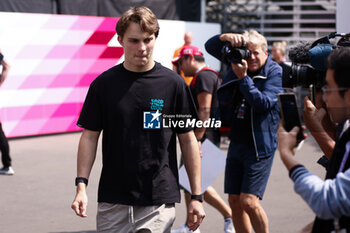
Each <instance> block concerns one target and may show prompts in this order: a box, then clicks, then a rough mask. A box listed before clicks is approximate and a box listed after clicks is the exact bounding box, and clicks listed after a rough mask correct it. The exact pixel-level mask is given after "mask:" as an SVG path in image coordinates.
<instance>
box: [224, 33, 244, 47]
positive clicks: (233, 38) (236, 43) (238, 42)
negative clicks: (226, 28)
mask: <svg viewBox="0 0 350 233" xmlns="http://www.w3.org/2000/svg"><path fill="white" fill-rule="evenodd" d="M220 40H221V41H223V42H225V41H227V42H230V43H231V45H232V47H241V46H243V45H244V44H245V43H246V41H245V40H244V37H243V35H241V34H235V33H225V34H222V35H220Z"/></svg>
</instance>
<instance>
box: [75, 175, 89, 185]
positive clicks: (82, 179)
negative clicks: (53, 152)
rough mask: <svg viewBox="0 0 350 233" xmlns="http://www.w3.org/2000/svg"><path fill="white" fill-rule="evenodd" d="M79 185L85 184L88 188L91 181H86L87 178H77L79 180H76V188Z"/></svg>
mask: <svg viewBox="0 0 350 233" xmlns="http://www.w3.org/2000/svg"><path fill="white" fill-rule="evenodd" d="M79 183H84V184H86V186H87V185H88V183H89V180H88V179H86V178H85V177H77V178H75V186H77V185H78V184H79Z"/></svg>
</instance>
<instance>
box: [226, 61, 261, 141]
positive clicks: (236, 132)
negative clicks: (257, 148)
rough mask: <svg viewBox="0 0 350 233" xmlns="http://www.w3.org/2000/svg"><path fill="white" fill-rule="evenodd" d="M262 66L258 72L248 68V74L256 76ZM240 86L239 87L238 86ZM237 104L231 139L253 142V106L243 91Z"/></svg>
mask: <svg viewBox="0 0 350 233" xmlns="http://www.w3.org/2000/svg"><path fill="white" fill-rule="evenodd" d="M261 69H262V68H260V69H259V70H258V71H256V72H254V73H253V72H250V71H249V70H248V76H249V77H254V76H256V75H258V74H259V73H260V71H261ZM237 88H239V87H237ZM237 95H238V97H237V100H238V102H237V104H236V108H235V109H234V112H233V120H232V125H231V131H230V139H231V140H234V141H236V142H240V143H249V144H253V142H254V139H253V134H252V122H251V118H252V116H251V106H250V104H249V103H248V102H247V101H246V100H245V99H244V96H243V94H242V93H241V91H239V92H237Z"/></svg>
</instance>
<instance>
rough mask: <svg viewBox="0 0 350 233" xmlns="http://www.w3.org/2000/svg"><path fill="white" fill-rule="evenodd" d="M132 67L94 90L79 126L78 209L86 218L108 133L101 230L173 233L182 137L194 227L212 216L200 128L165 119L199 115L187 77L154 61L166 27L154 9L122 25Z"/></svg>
mask: <svg viewBox="0 0 350 233" xmlns="http://www.w3.org/2000/svg"><path fill="white" fill-rule="evenodd" d="M116 29H117V33H118V41H119V43H120V44H121V45H122V46H123V48H124V53H125V61H124V62H123V63H122V64H120V65H117V66H115V67H112V68H111V69H109V70H107V71H105V72H104V73H102V74H101V75H100V76H99V77H97V78H96V79H95V80H94V81H93V82H92V84H91V86H90V88H89V91H88V94H87V97H86V100H85V103H84V106H83V109H82V112H81V115H80V118H79V120H78V125H79V126H81V127H83V128H84V131H83V134H82V136H81V139H80V143H79V150H78V177H77V178H76V184H77V194H76V197H75V199H74V201H73V204H72V208H73V209H74V211H75V212H76V214H77V215H78V216H80V217H86V216H87V215H86V206H87V196H86V186H87V181H88V180H87V179H88V177H89V174H90V171H91V168H92V165H93V163H94V159H95V156H96V149H97V142H98V138H99V135H100V132H101V131H103V139H102V153H103V168H102V173H101V177H100V183H99V190H98V202H99V205H98V213H97V231H98V232H137V231H138V230H140V229H143V230H148V231H151V232H159V233H160V232H170V229H171V226H172V224H173V222H174V220H175V208H174V203H175V202H179V201H180V193H179V183H178V172H177V162H176V161H177V160H176V135H178V138H179V141H180V145H181V149H182V153H183V155H184V161H185V165H186V168H187V172H188V174H189V180H190V184H191V188H192V193H193V195H192V200H191V203H190V208H189V214H190V216H191V222H190V228H191V230H195V229H197V228H198V226H199V225H200V223H201V222H202V220H203V218H204V216H205V213H204V210H203V206H202V204H201V195H200V193H201V181H200V159H199V149H198V144H197V141H196V138H195V136H194V133H193V130H192V128H189V127H180V126H181V125H180V126H179V125H176V126H175V125H171V126H167V127H165V126H164V124H163V125H162V123H163V122H162V118H165V116H177V115H179V116H195V106H194V105H193V102H192V99H191V95H190V91H189V89H188V87H187V85H186V83H185V82H184V81H183V79H181V77H180V76H178V75H177V74H175V73H174V72H172V71H171V70H169V69H167V68H165V67H163V66H161V65H160V64H159V63H157V62H155V61H154V60H153V48H154V45H155V40H156V38H157V36H158V31H159V26H158V22H157V18H156V17H155V15H154V14H153V13H152V12H151V11H150V10H149V9H148V8H146V7H134V8H131V9H130V10H128V11H127V12H125V13H124V14H123V15H122V17H121V18H120V19H119V21H118V23H117V27H116Z"/></svg>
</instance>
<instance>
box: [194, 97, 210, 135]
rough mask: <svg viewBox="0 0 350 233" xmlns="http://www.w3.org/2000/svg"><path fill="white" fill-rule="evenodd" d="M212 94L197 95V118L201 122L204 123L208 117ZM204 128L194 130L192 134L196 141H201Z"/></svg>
mask: <svg viewBox="0 0 350 233" xmlns="http://www.w3.org/2000/svg"><path fill="white" fill-rule="evenodd" d="M211 99H212V94H211V93H208V92H206V91H203V92H201V93H199V94H198V95H197V101H198V117H199V119H200V120H201V121H203V122H204V121H206V120H208V119H209V117H210V107H211ZM205 130H206V129H205V127H201V128H196V129H195V131H194V134H195V136H196V138H197V139H201V138H203V137H204V134H205Z"/></svg>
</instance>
